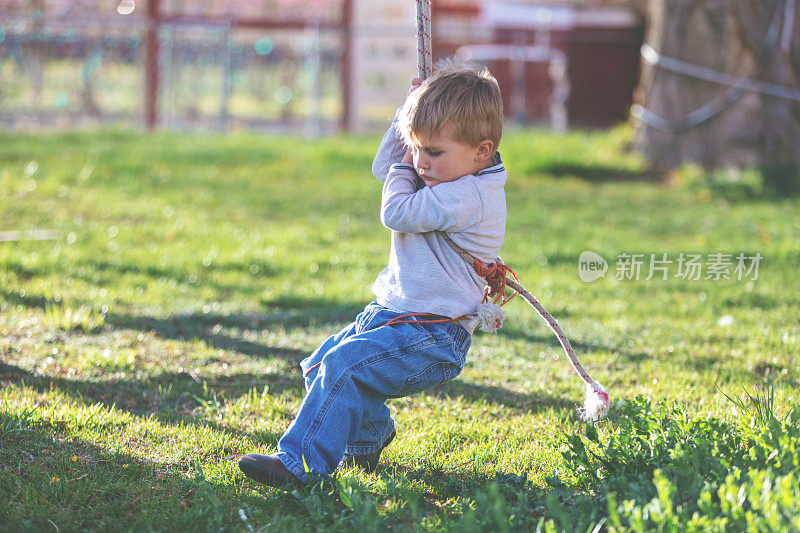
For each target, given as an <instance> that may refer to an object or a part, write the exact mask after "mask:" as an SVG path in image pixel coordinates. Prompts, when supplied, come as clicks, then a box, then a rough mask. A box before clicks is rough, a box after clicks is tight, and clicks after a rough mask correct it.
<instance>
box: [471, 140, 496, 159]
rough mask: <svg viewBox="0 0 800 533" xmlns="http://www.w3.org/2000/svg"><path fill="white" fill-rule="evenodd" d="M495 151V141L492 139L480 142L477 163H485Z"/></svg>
mask: <svg viewBox="0 0 800 533" xmlns="http://www.w3.org/2000/svg"><path fill="white" fill-rule="evenodd" d="M493 152H494V142H492V141H490V140H489V139H485V140H483V141H481V142H480V144H478V150H477V153H476V154H475V161H476V162H477V163H483V162H484V161H486V160H487V159H489V158H490V157H491V156H492V153H493Z"/></svg>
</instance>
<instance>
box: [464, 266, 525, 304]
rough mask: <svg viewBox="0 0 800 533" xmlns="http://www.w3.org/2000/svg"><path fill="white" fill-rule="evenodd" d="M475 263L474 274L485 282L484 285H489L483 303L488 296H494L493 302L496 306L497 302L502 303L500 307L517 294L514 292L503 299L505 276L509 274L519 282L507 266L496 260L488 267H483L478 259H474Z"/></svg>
mask: <svg viewBox="0 0 800 533" xmlns="http://www.w3.org/2000/svg"><path fill="white" fill-rule="evenodd" d="M474 259H475V263H474V265H473V266H474V267H475V272H477V273H478V275H479V276H480V277H482V278H484V279H485V280H486V283H488V284H489V290H488V291H487V292H486V294H485V295H484V297H483V301H485V302H486V301H488V300H489V296H490V295H495V297H494V300H493V302H494V303H495V304H497V302H498V301H499V300H502V302H501V303H500V304H498V305H500V306H501V307H502V306H504V305H505V304H507V303H508V302H510V301H511V299H512V298H514V297H515V296H516V295H517V292H516V291H514V294H512V295H511V296H509V297H508V298H506V297H505V294H506V276H508V274H509V273H511V276H512V277H513V278H514V279H515V280H516V281H519V278H518V277H517V274H516V273H515V272H514V271H513V270H511V269H510V268H509V267H508V265H506V264H505V263H503V262H501V261H500V260H497V261H496V262H494V263H491V264H489V265H488V266H486V265H484V264H483V263H482V262H481V260H480V259H478V258H474Z"/></svg>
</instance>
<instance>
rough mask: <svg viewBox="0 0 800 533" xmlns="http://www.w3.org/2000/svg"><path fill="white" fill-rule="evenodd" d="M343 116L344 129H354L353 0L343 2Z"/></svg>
mask: <svg viewBox="0 0 800 533" xmlns="http://www.w3.org/2000/svg"><path fill="white" fill-rule="evenodd" d="M340 27H341V31H342V33H343V39H342V46H343V48H344V49H343V50H342V63H341V69H342V71H341V79H342V116H341V125H342V129H343V130H344V131H352V129H353V75H352V72H351V71H352V69H353V0H344V2H343V4H342V22H341V26H340Z"/></svg>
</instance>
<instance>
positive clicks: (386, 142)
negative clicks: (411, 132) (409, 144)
mask: <svg viewBox="0 0 800 533" xmlns="http://www.w3.org/2000/svg"><path fill="white" fill-rule="evenodd" d="M398 112H399V110H398ZM405 153H406V145H405V143H404V142H403V139H401V138H400V132H399V131H398V130H397V113H395V115H394V118H393V119H392V125H391V126H389V129H388V130H386V133H385V134H384V135H383V139H381V145H380V146H379V147H378V151H377V152H376V154H375V159H374V160H373V161H372V173H373V174H374V175H375V177H376V178H378V179H379V180H381V181H382V182H385V181H386V176H387V175H388V174H389V169H390V168H391V166H392V165H394V164H395V163H399V162H400V161H402V160H403V156H404V155H405Z"/></svg>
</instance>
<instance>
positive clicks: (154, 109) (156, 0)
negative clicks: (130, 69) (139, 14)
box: [144, 0, 161, 130]
mask: <svg viewBox="0 0 800 533" xmlns="http://www.w3.org/2000/svg"><path fill="white" fill-rule="evenodd" d="M160 22H161V0H148V2H147V35H146V40H145V42H146V49H145V60H144V120H145V125H146V126H147V129H148V130H152V129H154V128H155V127H156V125H157V124H158V76H159V71H158V70H159V69H158V56H159V46H158V31H159V26H160Z"/></svg>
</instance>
